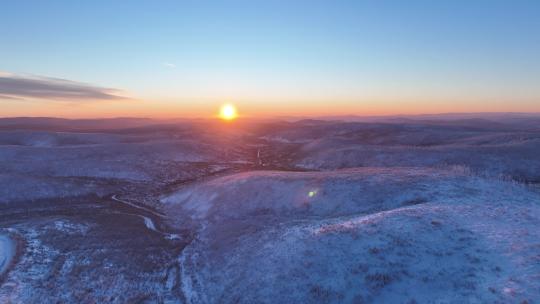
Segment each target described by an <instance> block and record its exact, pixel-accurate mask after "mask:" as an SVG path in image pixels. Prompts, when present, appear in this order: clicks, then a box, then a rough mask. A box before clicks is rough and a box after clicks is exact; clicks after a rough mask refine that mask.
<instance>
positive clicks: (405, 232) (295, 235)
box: [162, 168, 540, 303]
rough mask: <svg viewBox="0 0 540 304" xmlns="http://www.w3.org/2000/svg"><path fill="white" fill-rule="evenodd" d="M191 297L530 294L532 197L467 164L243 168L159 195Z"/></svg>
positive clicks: (533, 274)
mask: <svg viewBox="0 0 540 304" xmlns="http://www.w3.org/2000/svg"><path fill="white" fill-rule="evenodd" d="M162 203H163V204H164V208H165V209H167V210H168V212H169V213H170V214H171V215H172V218H174V219H176V221H177V222H176V224H177V225H182V223H185V222H186V220H187V219H186V218H184V217H182V215H186V214H187V215H189V218H190V219H191V221H192V222H193V223H196V225H197V227H198V234H197V238H196V239H195V240H194V241H193V242H192V244H191V245H190V246H188V247H187V248H186V249H185V250H184V252H183V254H182V256H181V257H180V261H181V263H182V269H183V273H182V288H183V291H184V293H185V295H186V296H187V297H188V300H189V301H188V302H189V303H215V302H219V301H221V302H224V303H233V302H239V303H254V302H256V303H275V302H281V303H294V302H296V303H298V302H310V303H329V302H332V303H336V302H345V303H364V302H376V303H380V302H397V303H415V302H417V303H426V302H428V303H430V302H434V303H456V302H460V303H463V302H468V303H470V302H477V303H485V302H505V303H507V302H520V301H523V300H529V301H531V300H532V299H538V298H539V297H540V289H539V288H538V285H537V281H538V278H537V275H538V273H539V272H540V263H538V257H539V256H540V247H539V246H538V244H539V241H540V231H539V230H538V229H537V227H538V226H539V225H540V204H539V203H540V197H539V196H538V194H536V193H534V192H532V191H530V190H529V189H528V188H527V187H525V186H522V185H518V184H516V183H511V182H504V181H500V180H492V179H484V178H479V177H474V176H471V175H470V174H469V173H468V172H467V171H462V170H459V169H456V170H453V171H444V170H435V169H414V168H393V169H387V168H364V169H352V170H342V171H335V172H310V173H290V172H288V173H285V172H249V173H240V174H236V175H232V176H225V177H220V178H217V179H213V180H209V181H206V182H202V183H198V184H195V185H192V186H190V187H186V188H183V189H181V190H179V191H177V192H175V193H172V194H170V195H168V196H166V197H164V198H163V199H162Z"/></svg>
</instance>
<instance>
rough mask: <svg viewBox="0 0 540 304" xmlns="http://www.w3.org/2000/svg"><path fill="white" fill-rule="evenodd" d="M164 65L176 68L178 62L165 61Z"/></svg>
mask: <svg viewBox="0 0 540 304" xmlns="http://www.w3.org/2000/svg"><path fill="white" fill-rule="evenodd" d="M163 66H164V67H166V68H170V69H174V68H176V64H174V63H170V62H164V63H163Z"/></svg>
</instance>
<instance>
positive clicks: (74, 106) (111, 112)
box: [0, 98, 540, 119]
mask: <svg viewBox="0 0 540 304" xmlns="http://www.w3.org/2000/svg"><path fill="white" fill-rule="evenodd" d="M225 103H231V104H233V105H235V106H236V108H237V110H238V114H239V118H242V117H252V118H272V117H278V116H301V117H310V116H312V117H318V116H342V115H356V116H379V115H418V114H437V113H474V112H534V113H538V112H540V102H537V101H535V100H521V101H519V102H506V101H504V100H497V99H492V100H491V101H482V102H478V101H476V102H475V101H474V100H462V101H451V100H441V99H439V100H436V99H435V100H433V99H431V100H424V101H423V100H421V99H416V100H403V101H400V102H392V101H388V100H371V101H367V100H343V99H341V100H339V99H336V100H312V101H308V100H298V99H296V100H294V99H292V100H290V101H285V100H265V101H263V102H253V101H247V100H239V101H234V100H232V99H226V98H224V99H223V100H196V101H192V102H189V101H186V100H183V101H174V100H172V101H171V100H170V101H147V100H131V99H122V100H114V101H110V100H106V101H82V102H62V101H53V102H51V101H47V102H44V101H39V100H37V101H20V100H12V101H10V100H6V101H4V102H3V106H2V109H1V110H0V117H19V116H35V117H38V116H39V117H61V118H110V117H148V118H157V119H162V118H163V119H167V118H215V117H217V116H218V113H219V109H220V107H221V106H222V105H223V104H225ZM486 103H487V104H489V107H487V108H486V106H485V105H486Z"/></svg>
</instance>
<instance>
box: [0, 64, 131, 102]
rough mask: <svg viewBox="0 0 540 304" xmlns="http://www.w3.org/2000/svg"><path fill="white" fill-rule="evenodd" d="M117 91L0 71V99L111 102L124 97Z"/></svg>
mask: <svg viewBox="0 0 540 304" xmlns="http://www.w3.org/2000/svg"><path fill="white" fill-rule="evenodd" d="M118 92H119V90H117V89H111V88H104V87H99V86H93V85H89V84H86V83H81V82H76V81H72V80H67V79H59V78H51V77H42V76H23V75H16V74H10V73H6V72H1V71H0V99H49V100H62V101H74V102H77V101H85V100H86V101H90V100H113V99H123V98H125V97H122V96H119V95H117V93H118Z"/></svg>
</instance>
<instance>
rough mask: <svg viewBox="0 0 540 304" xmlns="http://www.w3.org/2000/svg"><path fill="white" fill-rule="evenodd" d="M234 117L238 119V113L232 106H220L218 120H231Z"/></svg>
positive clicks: (228, 104)
mask: <svg viewBox="0 0 540 304" xmlns="http://www.w3.org/2000/svg"><path fill="white" fill-rule="evenodd" d="M236 117H238V113H237V112H236V108H235V107H234V106H233V105H232V104H230V103H227V104H224V105H222V106H221V109H220V110H219V118H221V119H223V120H233V119H235V118H236Z"/></svg>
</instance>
